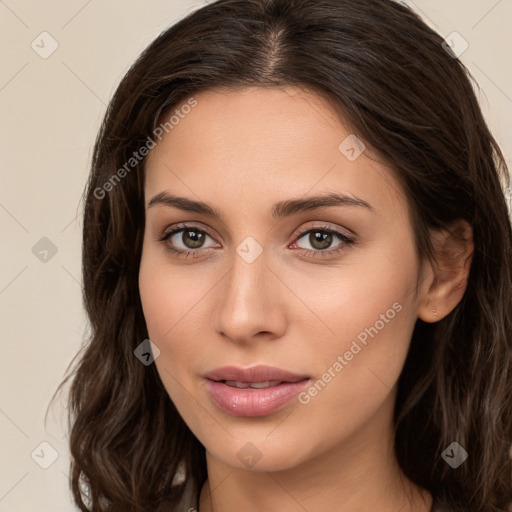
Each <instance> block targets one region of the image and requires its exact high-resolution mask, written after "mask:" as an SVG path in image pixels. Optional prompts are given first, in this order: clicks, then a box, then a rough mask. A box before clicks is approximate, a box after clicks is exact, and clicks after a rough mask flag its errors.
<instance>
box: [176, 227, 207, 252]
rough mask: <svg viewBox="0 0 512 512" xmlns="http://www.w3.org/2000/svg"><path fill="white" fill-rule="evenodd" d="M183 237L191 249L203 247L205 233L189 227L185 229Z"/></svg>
mask: <svg viewBox="0 0 512 512" xmlns="http://www.w3.org/2000/svg"><path fill="white" fill-rule="evenodd" d="M190 235H191V236H190ZM187 238H189V239H190V240H191V242H188V241H187ZM181 239H182V241H183V243H184V244H185V245H186V246H187V247H189V248H190V249H197V248H198V247H201V245H203V243H204V233H201V232H199V231H194V230H193V229H187V230H185V231H183V234H182V236H181Z"/></svg>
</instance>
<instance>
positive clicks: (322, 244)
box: [309, 231, 332, 249]
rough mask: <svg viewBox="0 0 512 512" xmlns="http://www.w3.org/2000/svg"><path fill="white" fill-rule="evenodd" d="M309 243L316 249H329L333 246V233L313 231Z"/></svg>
mask: <svg viewBox="0 0 512 512" xmlns="http://www.w3.org/2000/svg"><path fill="white" fill-rule="evenodd" d="M309 242H310V243H311V245H312V247H314V248H315V249H327V248H328V247H329V246H330V245H331V244H332V233H327V232H325V231H312V232H311V233H310V234H309Z"/></svg>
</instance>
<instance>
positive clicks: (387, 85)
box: [59, 0, 512, 512]
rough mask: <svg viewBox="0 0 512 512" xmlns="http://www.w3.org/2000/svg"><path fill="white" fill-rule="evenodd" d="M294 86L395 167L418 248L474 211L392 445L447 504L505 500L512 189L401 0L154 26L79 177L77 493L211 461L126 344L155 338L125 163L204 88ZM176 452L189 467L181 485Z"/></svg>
mask: <svg viewBox="0 0 512 512" xmlns="http://www.w3.org/2000/svg"><path fill="white" fill-rule="evenodd" d="M288 85H292V86H298V87H302V88H307V89H310V90H312V91H314V92H315V93H316V94H318V95H322V96H323V97H325V98H327V99H328V101H329V102H330V104H331V105H332V107H333V109H334V111H336V112H338V113H339V115H340V119H341V118H342V119H343V120H344V121H345V122H346V123H349V125H350V127H351V129H352V131H353V133H356V134H357V135H358V137H359V138H361V139H362V140H364V142H365V144H367V145H368V146H369V147H371V148H372V149H373V150H374V151H375V153H376V154H377V155H379V158H381V159H382V161H384V162H386V163H388V164H389V165H390V166H391V167H392V168H393V169H394V171H395V172H396V176H397V179H398V180H399V181H400V183H401V184H402V185H403V190H405V193H406V199H407V202H408V204H409V207H410V211H411V218H412V229H413V231H414V237H415V244H416V246H417V249H418V254H419V255H420V256H421V257H422V258H429V259H430V261H432V262H435V261H436V254H435V252H434V249H433V245H432V242H431V239H430V237H429V230H430V229H449V228H450V226H451V224H452V222H453V221H455V220H458V219H464V220H465V221H467V222H468V223H469V224H470V225H471V227H472V229H473V237H474V243H475V250H474V254H473V260H472V263H471V269H470V274H469V278H468V284H467V288H466V292H465V294H464V296H463V298H462V300H461V301H460V303H459V304H458V305H457V307H456V308H455V309H454V310H453V311H452V312H451V313H450V314H449V315H448V316H446V317H445V318H443V319H442V320H440V321H439V322H437V323H434V324H429V323H425V322H423V321H422V320H420V319H418V320H417V323H416V326H415V329H414V333H413V337H412V340H411V346H410V350H409V353H408V357H407V360H406V362H405V365H404V368H403V371H402V373H401V375H400V378H399V382H398V395H397V401H396V407H395V418H394V419H395V428H396V435H395V449H396V456H397V459H398V462H399V464H400V466H401V468H402V470H403V471H404V472H405V474H406V475H407V476H408V477H409V478H410V479H411V480H412V481H413V482H415V483H416V484H418V485H420V486H422V487H424V488H425V489H427V490H428V491H430V492H431V493H432V495H433V497H434V500H435V503H436V504H437V505H439V506H443V505H444V506H448V507H451V509H453V510H454V511H460V512H462V511H464V512H503V511H504V510H505V509H506V507H507V506H509V504H510V502H511V501H512V467H511V459H510V456H509V447H510V445H511V442H512V334H511V333H512V298H511V297H512V232H511V224H510V219H509V214H508V211H507V205H506V202H505V198H504V194H503V190H502V187H503V186H509V185H510V176H509V173H508V170H507V167H506V164H505V160H504V158H503V155H502V153H501V152H500V149H499V147H498V145H497V143H496V141H495V139H494V138H493V136H492V135H491V133H490V131H489V129H488V127H487V125H486V122H485V120H484V118H483V115H482V113H481V110H480V107H479V105H478V101H477V98H476V94H475V91H474V89H473V82H472V78H471V75H470V74H469V72H468V70H467V69H466V68H465V66H464V65H463V64H462V63H461V62H460V60H459V59H458V58H456V57H455V55H454V54H452V53H451V52H450V51H449V49H448V48H446V47H445V45H443V38H442V37H441V36H439V35H438V34H437V33H435V32H434V31H433V30H431V29H430V28H429V27H428V26H427V25H426V24H425V23H424V22H423V21H422V20H421V19H420V18H419V16H418V15H416V14H415V13H413V12H412V11H411V10H409V9H408V8H407V7H405V6H404V5H402V4H401V3H398V2H394V1H392V0H315V1H311V0H219V1H216V2H214V3H211V4H209V5H206V6H204V7H203V8H201V9H199V10H196V11H194V12H192V13H190V14H189V15H187V16H186V17H184V18H183V19H181V20H180V21H179V22H177V23H176V24H174V25H173V26H171V27H170V28H169V29H167V30H165V31H164V32H163V33H162V34H160V35H159V36H158V37H157V38H156V39H155V40H154V41H153V42H152V43H151V44H150V45H149V46H148V47H147V48H146V50H145V51H144V52H143V53H142V54H141V55H140V57H139V58H138V59H137V60H136V62H135V63H134V64H133V66H132V67H131V68H130V70H129V71H128V72H127V74H126V75H125V76H124V78H123V79H122V81H121V83H120V85H119V86H118V88H117V90H116V92H115V94H114V96H113V98H112V100H111V102H110V104H109V106H108V109H107V112H106V115H105V117H104V120H103V123H102V126H101V129H100V131H99V134H98V137H97V140H96V143H95V147H94V152H93V158H92V166H91V172H90V176H89V180H88V184H87V187H86V190H85V192H84V225H83V248H82V249H83V261H82V275H83V299H84V303H85V308H86V312H87V315H88V319H89V323H90V334H89V335H88V336H87V339H86V340H85V342H84V346H83V348H82V350H81V351H80V353H79V354H77V356H76V358H75V359H74V361H73V362H72V365H70V369H69V370H68V374H67V376H66V379H65V380H64V382H63V383H62V384H61V386H62V385H63V384H64V383H66V382H67V381H68V380H70V381H71V385H70V388H69V418H68V420H69V422H70V427H71V429H70V451H71V488H72V492H73V496H74V500H75V502H76V505H77V506H78V508H79V509H80V510H82V511H87V510H91V511H97V512H106V511H110V512H118V511H119V512H120V511H122V512H128V511H129V512H142V511H144V512H153V511H159V510H164V509H165V508H166V507H167V509H169V507H175V506H176V504H177V503H178V502H179V501H180V499H181V498H182V496H183V493H184V490H185V484H187V483H188V484H190V485H192V486H193V488H194V489H195V491H194V492H199V491H200V489H201V486H202V484H203V483H204V482H205V480H206V476H207V473H206V459H205V449H204V447H203V446H202V445H201V443H200V442H199V441H198V440H197V438H196V437H195V436H194V434H193V433H192V432H191V431H190V429H189V428H188V426H187V425H186V424H185V423H184V421H183V420H182V418H181V417H180V415H179V414H178V412H177V410H176V408H175V407H174V405H173V403H172V401H171V400H170V398H169V396H168V394H167V392H166V390H165V388H164V386H163V384H162V382H161V380H160V378H159V375H158V373H157V370H156V367H155V365H150V366H147V367H146V366H144V365H142V364H141V363H140V361H138V360H137V358H136V357H135V356H134V349H135V347H137V345H139V344H140V343H141V341H142V340H144V339H146V338H147V337H148V332H147V328H146V324H145V320H144V316H143V311H142V307H141V301H140V296H139V289H138V272H139V264H140V257H141V249H142V240H143V233H144V164H145V158H141V159H140V160H139V159H137V162H136V163H135V165H132V164H133V163H134V162H132V164H130V165H131V166H132V168H130V167H128V168H127V167H126V162H128V161H130V159H131V158H132V157H134V154H135V153H137V151H138V150H139V148H141V147H142V146H143V145H144V144H147V141H148V137H151V136H152V134H153V133H154V130H155V128H157V126H158V124H159V122H160V120H161V118H162V116H163V115H164V114H166V113H168V112H171V110H172V109H173V108H174V107H176V106H177V105H179V104H180V102H182V101H184V100H186V99H187V98H190V97H191V95H193V94H195V93H199V92H200V91H205V90H208V89H212V88H223V89H226V90H236V89H241V88H244V87H249V86H257V87H283V86H288ZM123 166H124V169H125V171H126V172H124V173H122V172H121V171H120V169H122V168H123ZM121 174H122V179H121ZM114 176H117V178H115V179H114ZM108 184H110V185H108ZM71 368H72V369H71ZM59 389H60V388H59ZM454 441H456V442H458V443H459V444H460V445H461V446H463V447H464V448H465V449H466V450H467V451H468V453H469V457H468V459H467V460H466V461H465V462H464V463H463V464H462V465H461V466H460V467H458V468H457V469H452V468H450V467H449V466H448V464H446V462H445V461H444V460H443V459H442V457H441V454H442V452H443V450H444V449H445V448H446V447H447V446H449V445H450V444H451V443H452V442H454ZM180 463H182V464H183V467H184V469H185V475H186V478H185V482H184V483H183V484H180V485H172V483H173V480H174V479H175V478H176V476H177V475H178V473H179V467H180ZM175 483H176V482H175Z"/></svg>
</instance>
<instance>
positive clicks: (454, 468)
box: [70, 0, 512, 512]
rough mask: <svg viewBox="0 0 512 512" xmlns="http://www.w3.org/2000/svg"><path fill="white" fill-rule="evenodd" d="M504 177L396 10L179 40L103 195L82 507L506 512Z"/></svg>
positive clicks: (292, 6) (423, 43) (340, 10)
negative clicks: (504, 511)
mask: <svg viewBox="0 0 512 512" xmlns="http://www.w3.org/2000/svg"><path fill="white" fill-rule="evenodd" d="M500 180H503V181H502V182H500ZM506 180H508V173H507V169H506V165H505V162H504V159H503V156H502V154H501V152H500V149H499V147H498V146H497V144H496V142H495V140H494V139H493V137H492V135H491V134H490V132H489V130H488V128H487V126H486V123H485V121H484V119H483V117H482V114H481V111H480V109H479V107H478V103H477V100H476V98H475V95H474V93H473V90H472V87H471V83H470V80H469V78H468V73H467V70H466V69H465V68H464V66H463V65H462V64H461V62H460V61H459V60H458V59H457V58H456V57H455V55H454V53H453V52H452V51H451V50H450V49H449V48H448V47H447V45H446V44H444V42H443V39H442V38H441V37H440V36H439V35H438V34H436V33H434V32H433V31H432V30H431V29H430V28H428V27H427V26H426V25H425V24H424V23H423V22H422V21H421V20H420V19H419V18H418V16H417V15H415V14H414V13H413V12H411V11H410V10H408V8H406V7H404V6H403V5H401V4H399V3H396V2H393V1H390V0H386V1H382V0H356V1H354V0H350V1H349V0H318V1H315V2H311V1H307V0H273V1H272V0H219V1H217V2H214V3H212V4H210V5H207V6H205V7H204V8H202V9H200V10H198V11H196V12H193V13H192V14H190V15H189V16H187V17H186V18H185V19H183V20H181V21H180V22H179V23H177V24H176V25H174V26H173V27H171V28H170V29H169V30H167V31H165V32H164V33H162V34H161V35H160V36H159V37H158V38H157V39H156V40H155V41H154V42H153V43H152V44H151V45H150V46H149V47H148V48H147V49H146V50H145V51H144V53H143V54H142V55H141V56H140V57H139V59H138V60H137V62H136V63H135V64H134V65H133V67H132V68H131V69H130V70H129V72H128V73H127V74H126V76H125V77H124V79H123V80H122V82H121V84H120V86H119V88H118V89H117V91H116V93H115V95H114V97H113V99H112V101H111V104H110V106H109V109H108V112H107V114H106V117H105V120H104V123H103V126H102V128H101V131H100V134H99V136H98V139H97V142H96V146H95V151H94V157H93V163H92V169H91V175H90V179H89V183H88V187H87V191H86V203H85V216H84V232H83V233H84V237H83V277H84V297H85V305H86V309H87V313H88V316H89V319H90V323H91V329H92V333H91V338H90V340H89V343H88V345H87V346H86V347H85V348H84V351H83V353H82V354H81V355H80V358H79V359H78V361H77V365H76V367H75V369H74V372H73V373H72V375H70V377H71V376H72V377H73V381H72V387H71V394H70V411H71V416H70V421H71V423H72V430H71V436H70V446H71V454H72V490H73V493H74V497H75V501H76V503H77V505H78V507H79V508H80V509H81V510H94V511H106V510H111V511H146V512H147V511H153V510H154V511H157V510H158V511H164V510H194V509H196V510H199V511H200V512H209V511H215V512H226V511H231V510H237V511H238V510H244V511H249V512H250V511H256V510H262V511H263V510H264V511H271V510H285V511H290V512H291V511H295V510H297V511H299V510H310V511H313V510H323V511H332V512H334V511H337V512H340V511H348V510H351V511H352V510H360V511H370V510H371V511H374V510H379V511H397V510H401V511H403V512H405V511H415V512H427V511H429V510H432V511H441V510H446V511H465V512H477V511H478V512H498V511H503V510H506V509H507V507H508V506H509V505H510V502H511V500H512V485H511V461H510V458H509V447H510V444H511V441H512V439H511V437H512V385H511V382H512V371H511V370H512V363H511V344H512V343H511V342H512V338H511V334H510V333H511V332H512V304H511V289H512V263H511V261H512V244H511V242H512V236H511V226H510V221H509V218H508V214H507V207H506V202H505V198H504V196H503V191H502V188H501V186H502V185H507V183H508V182H507V181H506ZM150 340H151V341H150Z"/></svg>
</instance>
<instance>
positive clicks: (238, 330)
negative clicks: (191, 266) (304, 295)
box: [213, 250, 286, 344]
mask: <svg viewBox="0 0 512 512" xmlns="http://www.w3.org/2000/svg"><path fill="white" fill-rule="evenodd" d="M285 291H286V287H285V285H284V284H283V283H282V282H281V281H280V279H279V278H278V277H277V275H276V271H275V270H274V271H273V269H271V268H270V266H269V261H268V258H267V254H266V252H265V250H264V251H263V253H262V254H261V255H260V256H259V257H258V258H257V259H256V260H254V261H252V262H251V263H248V262H247V261H246V260H244V259H243V258H242V257H241V256H240V255H239V254H238V253H236V252H235V253H234V255H233V265H232V268H231V270H230V271H229V272H228V273H227V274H226V275H225V277H224V278H223V279H222V280H221V282H220V283H219V286H218V287H217V295H216V300H218V302H217V304H218V307H217V309H216V310H215V313H214V321H213V327H214V329H215V331H216V332H218V333H219V334H220V335H221V336H222V337H224V338H227V339H229V340H231V341H233V342H235V343H238V344H250V343H251V342H254V341H255V340H256V339H262V338H266V339H268V340H271V339H276V338H279V337H281V336H283V334H284V332H285V330H286V311H285V303H284V300H285V296H284V294H285Z"/></svg>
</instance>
